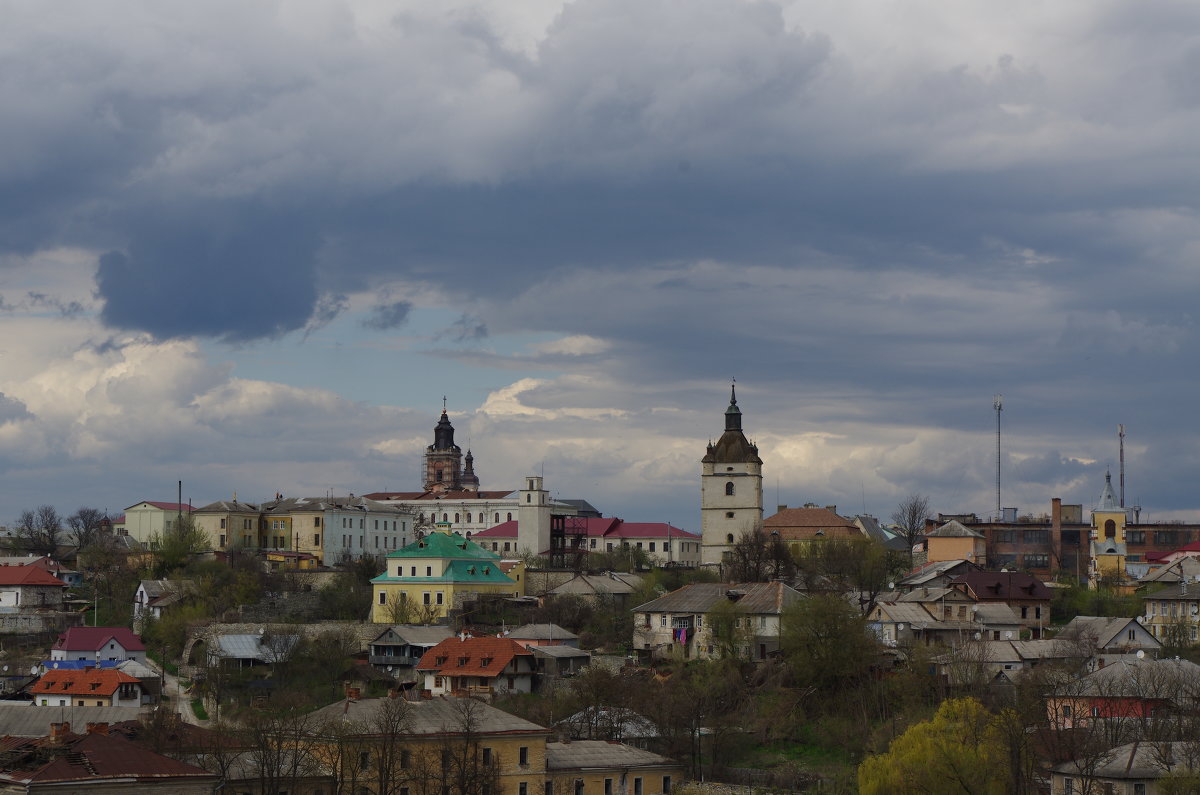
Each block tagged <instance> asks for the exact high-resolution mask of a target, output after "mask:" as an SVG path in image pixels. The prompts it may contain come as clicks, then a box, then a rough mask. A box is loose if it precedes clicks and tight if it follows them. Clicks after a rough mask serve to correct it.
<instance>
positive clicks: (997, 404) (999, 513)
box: [992, 395, 1004, 522]
mask: <svg viewBox="0 0 1200 795" xmlns="http://www.w3.org/2000/svg"><path fill="white" fill-rule="evenodd" d="M992 408H994V409H995V410H996V521H997V522H999V521H1002V520H1003V518H1004V511H1003V509H1001V507H1000V412H1001V411H1003V410H1004V395H996V397H995V398H993V399H992Z"/></svg>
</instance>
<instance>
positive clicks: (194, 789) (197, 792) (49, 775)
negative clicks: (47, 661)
mask: <svg viewBox="0 0 1200 795" xmlns="http://www.w3.org/2000/svg"><path fill="white" fill-rule="evenodd" d="M49 728H50V734H49V735H48V736H46V737H4V738H0V789H2V790H3V791H5V792H29V793H38V792H47V793H49V792H59V793H61V792H73V791H76V790H79V789H83V788H87V789H93V790H98V791H101V792H136V793H144V792H152V793H153V792H162V793H172V795H207V793H210V792H212V791H213V788H214V787H215V786H216V785H217V783H218V781H219V778H218V776H217V775H216V774H214V773H209V772H208V771H207V770H203V769H201V768H199V767H196V766H194V765H189V764H186V763H184V762H178V761H176V760H174V759H171V758H169V757H166V756H163V755H162V754H158V753H155V752H154V751H151V750H150V749H149V748H145V747H143V746H141V745H138V744H137V743H134V742H131V741H129V740H127V739H125V738H124V737H120V736H118V735H116V734H109V733H108V724H107V723H100V722H97V723H89V724H88V726H87V733H86V734H75V733H73V732H72V731H71V724H69V723H50V724H49Z"/></svg>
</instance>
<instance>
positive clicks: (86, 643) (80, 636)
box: [50, 627, 146, 663]
mask: <svg viewBox="0 0 1200 795" xmlns="http://www.w3.org/2000/svg"><path fill="white" fill-rule="evenodd" d="M50 659H51V660H137V661H138V662H140V663H145V662H146V647H145V645H143V644H142V639H141V638H139V637H138V636H137V635H135V634H134V633H133V631H132V630H130V629H128V628H127V627H71V628H70V629H68V630H67V631H66V632H64V633H62V634H61V635H59V636H58V640H56V641H55V642H54V645H53V646H51V647H50Z"/></svg>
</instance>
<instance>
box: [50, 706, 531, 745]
mask: <svg viewBox="0 0 1200 795" xmlns="http://www.w3.org/2000/svg"><path fill="white" fill-rule="evenodd" d="M389 700H390V699H386V698H364V699H359V700H357V701H349V700H347V701H339V702H337V703H336V704H330V705H329V706H328V707H324V708H322V709H319V710H317V711H316V712H314V713H313V716H314V717H315V718H316V719H317V720H318V721H327V720H333V719H338V720H343V721H346V722H347V723H351V724H355V723H357V724H359V725H361V726H363V727H364V728H365V732H366V733H370V732H371V729H370V726H371V725H372V724H373V723H375V721H376V719H377V718H378V716H379V714H380V712H381V710H383V709H384V708H385V706H386V705H387V704H388V701H389ZM401 703H402V704H403V709H404V710H405V718H406V720H405V733H410V734H422V735H431V734H434V735H436V734H456V733H459V734H461V733H462V732H463V731H464V728H463V727H464V723H465V722H466V720H467V719H468V718H469V720H470V723H471V725H472V731H473V732H474V733H476V734H477V735H488V734H501V733H506V732H520V733H524V734H538V733H540V734H549V733H550V730H549V729H547V728H545V727H544V726H539V725H537V724H536V723H532V722H530V721H527V720H525V719H524V718H518V717H517V716H516V715H510V714H509V713H507V712H504V711H503V710H499V709H496V708H495V707H493V706H491V705H490V704H486V703H484V702H482V701H478V700H476V699H469V698H464V699H457V698H453V697H450V698H447V697H445V696H442V697H439V698H433V699H429V700H421V701H403V702H401ZM27 709H28V708H27Z"/></svg>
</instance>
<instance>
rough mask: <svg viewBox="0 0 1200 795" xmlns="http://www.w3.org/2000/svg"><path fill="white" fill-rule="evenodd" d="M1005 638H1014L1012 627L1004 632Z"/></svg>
mask: <svg viewBox="0 0 1200 795" xmlns="http://www.w3.org/2000/svg"><path fill="white" fill-rule="evenodd" d="M1004 639H1005V640H1012V630H1011V629H1010V630H1008V631H1007V632H1005V633H1004Z"/></svg>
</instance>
